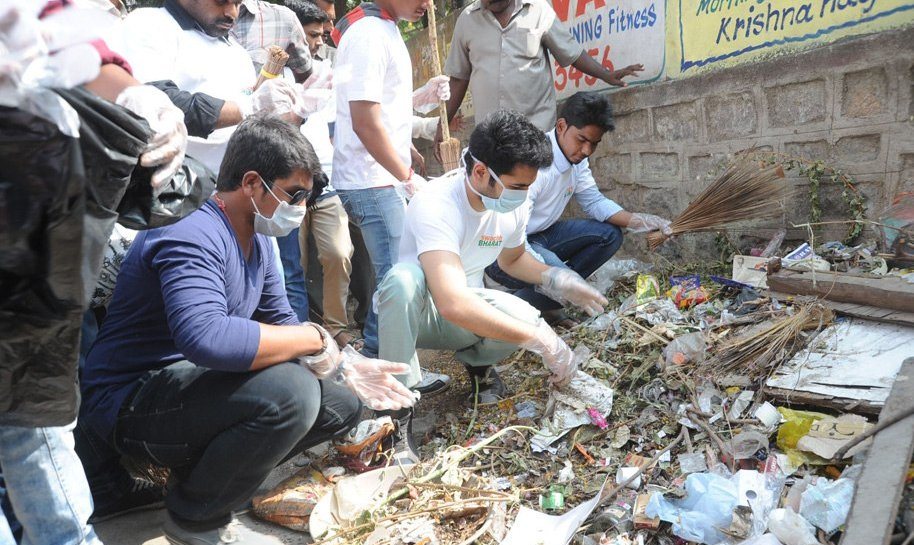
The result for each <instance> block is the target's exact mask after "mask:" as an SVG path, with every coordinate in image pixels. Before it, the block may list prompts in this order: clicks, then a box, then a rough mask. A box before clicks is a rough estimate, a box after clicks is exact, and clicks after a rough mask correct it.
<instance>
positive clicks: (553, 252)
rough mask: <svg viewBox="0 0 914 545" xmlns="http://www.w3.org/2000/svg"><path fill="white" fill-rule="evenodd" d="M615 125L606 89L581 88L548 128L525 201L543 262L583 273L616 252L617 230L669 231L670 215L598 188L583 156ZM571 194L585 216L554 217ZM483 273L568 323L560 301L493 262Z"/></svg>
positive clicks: (532, 238)
mask: <svg viewBox="0 0 914 545" xmlns="http://www.w3.org/2000/svg"><path fill="white" fill-rule="evenodd" d="M614 129H615V122H614V121H613V115H612V106H611V105H610V101H609V96H608V95H607V94H605V93H597V92H593V91H582V92H580V93H576V94H574V95H572V96H571V97H570V98H569V99H568V100H566V101H565V103H564V104H563V105H562V111H561V113H560V114H559V120H558V121H557V122H556V126H555V129H553V130H551V131H549V132H548V133H547V136H548V137H549V141H550V143H551V145H552V156H553V161H552V164H551V165H550V166H549V168H547V169H543V170H541V171H540V173H539V175H538V176H537V179H536V183H535V184H533V187H532V188H531V189H530V192H529V195H528V198H527V203H526V205H525V207H526V208H528V209H529V216H530V219H529V221H528V222H527V241H528V242H529V244H530V248H531V249H532V250H533V251H534V252H535V253H536V254H537V255H538V256H540V257H541V259H542V261H543V262H545V263H546V264H547V265H551V266H555V267H567V268H570V269H572V270H574V272H576V273H578V274H579V275H581V276H582V277H584V278H587V277H589V276H590V275H591V274H593V273H594V271H596V270H597V269H599V268H600V267H601V266H602V265H603V264H604V263H606V262H607V261H609V259H610V258H611V257H612V256H613V255H614V254H615V253H616V251H617V250H618V249H619V247H620V246H621V245H622V229H627V230H628V232H629V233H645V232H648V231H656V230H662V231H664V232H666V233H668V232H669V224H670V222H669V220H667V219H664V218H661V217H659V216H654V215H652V214H644V213H640V212H634V213H633V212H629V211H627V210H625V209H623V208H622V207H621V206H619V205H618V204H616V202H615V201H613V200H612V199H609V198H607V197H606V196H604V195H603V194H602V193H600V190H599V189H598V188H597V184H596V181H595V180H594V177H593V173H592V172H591V171H590V166H589V164H588V161H587V158H588V157H590V155H591V154H592V153H593V152H594V151H596V149H597V145H599V143H600V140H601V139H602V138H603V135H604V134H605V133H606V132H607V131H612V130H614ZM572 197H574V199H575V201H577V203H578V205H579V206H580V207H581V209H582V210H583V211H584V213H585V214H586V215H588V216H590V217H589V218H575V219H567V220H559V218H560V217H561V216H562V213H563V212H564V211H565V207H566V206H567V205H568V202H569V201H570V200H571V198H572ZM486 277H487V278H486V285H487V286H489V287H494V286H493V285H492V283H491V281H493V280H494V281H495V282H496V283H498V284H501V285H502V286H504V287H506V288H508V289H509V290H511V291H512V293H514V295H516V296H518V297H520V298H521V299H523V300H524V301H527V302H528V303H530V304H531V305H533V306H534V307H536V308H537V309H538V310H539V311H540V312H542V313H543V316H544V317H545V318H546V319H547V320H554V321H555V322H561V321H565V324H569V322H568V321H567V317H566V316H565V315H564V313H563V312H562V304H561V303H560V302H558V301H554V300H553V299H550V298H549V297H548V296H546V295H544V294H542V293H540V292H539V291H537V290H536V289H535V288H536V286H532V285H530V284H529V283H527V282H523V281H521V280H518V279H517V278H513V277H512V276H511V275H509V274H506V273H505V272H504V271H503V270H501V268H500V267H499V266H498V264H497V263H493V264H492V265H490V266H489V267H488V268H487V269H486ZM570 325H573V323H572V324H570Z"/></svg>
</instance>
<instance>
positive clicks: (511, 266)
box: [498, 252, 549, 285]
mask: <svg viewBox="0 0 914 545" xmlns="http://www.w3.org/2000/svg"><path fill="white" fill-rule="evenodd" d="M498 266H499V267H501V270H503V271H505V272H506V273H508V274H509V275H511V276H512V277H514V278H516V279H518V280H521V281H523V282H526V283H528V284H534V285H535V284H540V283H542V281H543V272H544V271H545V270H546V269H548V268H549V266H548V265H545V264H543V263H540V262H539V261H538V260H537V259H536V258H535V257H533V256H532V255H530V254H529V253H527V252H523V253H522V254H520V255H519V256H518V257H517V258H515V259H511V258H510V257H506V256H505V257H503V256H499V257H498Z"/></svg>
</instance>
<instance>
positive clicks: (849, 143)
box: [832, 134, 882, 167]
mask: <svg viewBox="0 0 914 545" xmlns="http://www.w3.org/2000/svg"><path fill="white" fill-rule="evenodd" d="M881 141H882V137H881V136H880V135H878V134H868V135H864V136H845V137H843V138H839V139H838V141H837V142H835V147H834V149H833V150H832V157H833V158H834V161H835V162H837V163H838V164H840V165H844V166H848V167H852V166H853V165H855V164H857V163H865V162H868V161H875V160H876V159H878V158H879V147H880V143H881Z"/></svg>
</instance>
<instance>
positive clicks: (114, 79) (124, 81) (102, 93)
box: [84, 64, 140, 102]
mask: <svg viewBox="0 0 914 545" xmlns="http://www.w3.org/2000/svg"><path fill="white" fill-rule="evenodd" d="M134 85H140V82H139V81H137V80H136V78H134V77H133V76H131V75H130V74H129V73H128V72H127V71H126V70H124V69H123V68H121V67H120V66H118V65H116V64H105V65H102V67H101V69H100V70H99V73H98V76H97V77H96V78H95V79H94V80H92V81H90V82H88V83H86V84H85V85H84V87H85V88H86V89H87V90H88V91H90V92H91V93H93V94H95V95H96V96H99V97H101V98H104V99H105V100H109V101H111V102H114V101H115V100H117V97H118V95H120V94H121V92H122V91H123V90H124V89H126V88H127V87H133V86H134Z"/></svg>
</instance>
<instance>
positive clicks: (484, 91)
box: [436, 0, 644, 147]
mask: <svg viewBox="0 0 914 545" xmlns="http://www.w3.org/2000/svg"><path fill="white" fill-rule="evenodd" d="M547 52H548V54H547ZM550 56H551V57H553V58H555V60H556V61H557V62H558V63H559V64H561V65H562V66H568V65H573V66H574V67H575V68H577V69H578V70H580V71H581V72H584V73H585V74H587V75H589V76H592V77H595V78H597V79H600V80H603V81H605V82H607V83H609V84H610V85H616V86H620V87H624V86H625V82H623V81H622V78H624V77H626V76H631V75H633V74H635V73H636V72H640V71H641V70H643V69H644V67H643V66H641V65H640V64H635V65H631V66H628V67H626V68H623V69H621V70H616V71H610V70H607V69H606V68H604V67H603V66H602V65H600V64H599V63H598V62H597V61H595V60H594V59H592V58H591V57H590V55H588V54H587V52H586V51H584V48H583V47H582V46H581V44H579V43H578V42H576V41H575V40H574V38H573V37H572V35H571V33H570V32H569V31H568V28H567V27H565V25H563V24H562V22H561V21H560V20H559V19H558V16H557V15H556V14H555V11H553V9H552V7H551V6H550V5H549V3H548V2H547V1H546V0H476V1H475V2H473V3H472V4H470V5H469V6H467V7H466V9H464V10H463V13H461V14H460V17H459V18H458V19H457V25H456V26H455V28H454V36H453V38H452V41H451V49H450V53H449V54H448V57H447V62H446V63H445V67H444V72H445V74H447V75H448V76H450V78H451V80H450V86H451V98H450V100H448V103H447V110H448V112H447V113H448V119H452V118H453V117H454V115H455V114H456V113H457V109H458V108H459V107H460V104H461V102H463V98H464V96H465V95H466V91H467V88H468V87H470V90H471V92H472V93H473V106H474V108H475V110H476V120H477V122H481V121H482V120H483V119H485V117H486V116H487V115H488V114H489V113H491V112H493V111H495V110H498V109H499V108H506V109H510V110H517V111H519V112H521V113H522V114H524V115H525V116H527V118H528V119H529V120H530V121H531V122H533V124H534V125H536V127H537V128H539V129H540V130H542V131H547V130H550V129H552V127H554V126H555V105H556V99H555V86H554V84H553V80H552V63H551V60H550ZM438 138H439V141H440V129H439V137H438ZM436 147H437V146H436Z"/></svg>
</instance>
